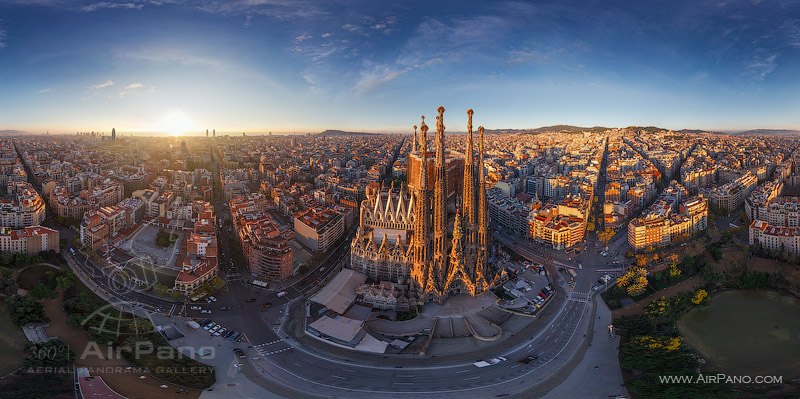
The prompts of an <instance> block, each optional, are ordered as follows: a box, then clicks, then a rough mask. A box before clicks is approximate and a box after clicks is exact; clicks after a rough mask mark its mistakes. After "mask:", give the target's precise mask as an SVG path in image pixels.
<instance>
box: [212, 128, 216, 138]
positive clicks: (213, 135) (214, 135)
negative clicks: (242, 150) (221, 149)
mask: <svg viewBox="0 0 800 399" xmlns="http://www.w3.org/2000/svg"><path fill="white" fill-rule="evenodd" d="M211 137H217V129H214V130H212V131H211Z"/></svg>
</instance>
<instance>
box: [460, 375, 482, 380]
mask: <svg viewBox="0 0 800 399" xmlns="http://www.w3.org/2000/svg"><path fill="white" fill-rule="evenodd" d="M478 378H481V376H479V375H476V376H475V377H469V378H464V381H469V380H477V379H478Z"/></svg>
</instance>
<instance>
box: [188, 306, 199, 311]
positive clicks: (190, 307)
mask: <svg viewBox="0 0 800 399" xmlns="http://www.w3.org/2000/svg"><path fill="white" fill-rule="evenodd" d="M189 309H191V310H200V309H202V308H201V307H199V306H197V305H192V306H189Z"/></svg>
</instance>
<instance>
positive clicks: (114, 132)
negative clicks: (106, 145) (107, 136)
mask: <svg viewBox="0 0 800 399" xmlns="http://www.w3.org/2000/svg"><path fill="white" fill-rule="evenodd" d="M116 140H117V129H114V128H113V127H112V128H111V141H116Z"/></svg>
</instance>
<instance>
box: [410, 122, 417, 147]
mask: <svg viewBox="0 0 800 399" xmlns="http://www.w3.org/2000/svg"><path fill="white" fill-rule="evenodd" d="M416 151H417V125H414V141H413V142H412V143H411V152H416Z"/></svg>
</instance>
